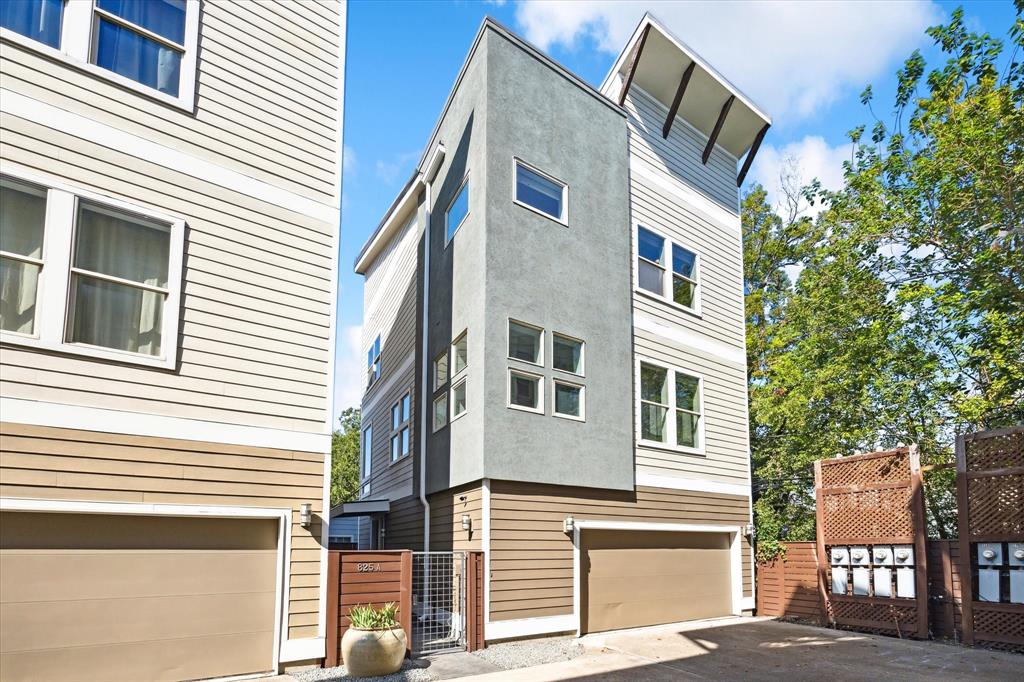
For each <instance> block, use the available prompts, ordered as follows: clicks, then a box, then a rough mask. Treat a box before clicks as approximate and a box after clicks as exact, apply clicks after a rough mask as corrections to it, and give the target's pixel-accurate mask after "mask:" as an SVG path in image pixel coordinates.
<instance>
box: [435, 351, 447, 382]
mask: <svg viewBox="0 0 1024 682" xmlns="http://www.w3.org/2000/svg"><path fill="white" fill-rule="evenodd" d="M447 383H448V351H447V349H446V350H445V351H444V352H443V353H441V354H440V355H438V356H437V357H436V358H434V390H435V391H436V390H438V389H440V388H441V387H442V386H444V385H445V384H447Z"/></svg>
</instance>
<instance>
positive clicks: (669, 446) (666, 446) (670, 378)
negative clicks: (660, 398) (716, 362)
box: [633, 356, 708, 455]
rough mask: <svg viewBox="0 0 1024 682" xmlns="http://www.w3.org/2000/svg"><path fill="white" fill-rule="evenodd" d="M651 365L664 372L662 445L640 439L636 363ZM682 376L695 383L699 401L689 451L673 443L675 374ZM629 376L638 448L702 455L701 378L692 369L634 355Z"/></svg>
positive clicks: (705, 413) (704, 419)
mask: <svg viewBox="0 0 1024 682" xmlns="http://www.w3.org/2000/svg"><path fill="white" fill-rule="evenodd" d="M641 363H643V364H645V365H652V366H654V367H660V368H661V369H664V370H667V375H666V378H665V380H666V381H667V382H668V389H669V390H668V417H669V418H668V419H666V424H665V437H666V441H667V442H665V443H661V442H659V441H656V440H646V439H645V438H643V437H642V434H643V424H642V423H641V411H640V364H641ZM677 372H678V373H679V374H685V375H686V376H688V377H692V378H694V379H696V380H697V399H698V400H699V401H700V419H698V421H697V426H698V428H697V438H698V447H696V448H691V447H687V446H685V445H677V444H676V373H677ZM633 376H634V377H635V385H634V387H633V404H634V406H635V407H634V410H635V421H636V442H637V445H638V446H641V447H645V448H654V449H657V450H669V451H671V452H681V453H686V454H690V455H703V454H705V447H706V445H705V444H706V443H707V440H706V439H705V435H704V430H705V423H706V422H707V418H708V410H707V404H706V403H705V402H704V375H702V374H700V373H699V372H695V371H693V370H692V369H686V368H683V367H675V366H673V365H669V364H666V363H664V362H660V361H658V360H655V359H653V358H650V357H647V356H642V357H641V356H637V357H636V358H635V360H634V366H633Z"/></svg>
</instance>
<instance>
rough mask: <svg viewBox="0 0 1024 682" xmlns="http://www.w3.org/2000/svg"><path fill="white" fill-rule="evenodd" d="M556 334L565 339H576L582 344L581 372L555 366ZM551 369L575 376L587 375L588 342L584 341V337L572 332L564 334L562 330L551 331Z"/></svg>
mask: <svg viewBox="0 0 1024 682" xmlns="http://www.w3.org/2000/svg"><path fill="white" fill-rule="evenodd" d="M556 336H560V337H562V338H563V339H568V340H569V341H575V342H576V343H578V344H580V371H579V372H572V371H570V370H567V369H559V368H558V367H555V337H556ZM551 369H552V370H554V371H556V372H561V373H563V374H568V375H570V376H574V377H585V376H587V342H586V341H584V340H583V339H580V338H577V337H575V336H571V335H570V334H563V333H562V332H556V331H552V332H551Z"/></svg>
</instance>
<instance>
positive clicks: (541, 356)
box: [505, 317, 547, 367]
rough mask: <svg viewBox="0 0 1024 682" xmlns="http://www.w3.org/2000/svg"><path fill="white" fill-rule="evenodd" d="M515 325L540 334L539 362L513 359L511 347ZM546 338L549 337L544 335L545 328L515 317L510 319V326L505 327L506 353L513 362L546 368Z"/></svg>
mask: <svg viewBox="0 0 1024 682" xmlns="http://www.w3.org/2000/svg"><path fill="white" fill-rule="evenodd" d="M513 324H518V325H519V326H520V327H526V328H527V329H533V330H534V331H536V332H539V333H540V340H539V342H538V343H537V356H538V357H537V362H533V361H532V360H523V359H522V358H514V357H512V348H511V346H512V325H513ZM546 336H547V335H546V334H545V333H544V328H543V327H538V326H537V325H535V324H530V323H529V322H523V321H522V320H517V319H515V318H514V317H510V318H508V324H506V325H505V353H506V355H507V356H508V359H509V360H511V361H512V362H521V363H523V364H524V365H533V366H534V367H543V366H544V356H545V353H544V339H545V337H546Z"/></svg>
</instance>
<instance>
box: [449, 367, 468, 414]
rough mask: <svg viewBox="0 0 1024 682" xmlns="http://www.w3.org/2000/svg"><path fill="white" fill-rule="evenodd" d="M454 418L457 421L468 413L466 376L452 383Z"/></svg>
mask: <svg viewBox="0 0 1024 682" xmlns="http://www.w3.org/2000/svg"><path fill="white" fill-rule="evenodd" d="M451 405H452V418H451V421H455V420H456V419H458V418H459V417H461V416H462V415H464V414H466V377H463V378H462V379H461V380H459V381H457V382H455V383H454V384H452V401H451Z"/></svg>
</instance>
